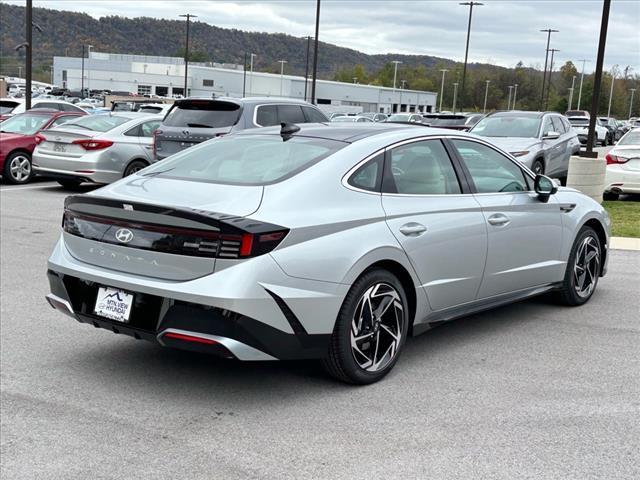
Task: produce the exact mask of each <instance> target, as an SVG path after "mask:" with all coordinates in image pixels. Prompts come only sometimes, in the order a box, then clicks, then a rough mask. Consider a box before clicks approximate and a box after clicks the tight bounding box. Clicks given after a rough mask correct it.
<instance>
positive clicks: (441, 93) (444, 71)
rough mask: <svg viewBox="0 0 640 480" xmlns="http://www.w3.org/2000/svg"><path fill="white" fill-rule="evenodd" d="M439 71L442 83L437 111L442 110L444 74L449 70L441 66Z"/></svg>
mask: <svg viewBox="0 0 640 480" xmlns="http://www.w3.org/2000/svg"><path fill="white" fill-rule="evenodd" d="M440 71H441V72H442V83H441V84H440V108H439V109H438V112H442V97H444V74H445V73H447V72H448V71H449V70H447V69H446V68H443V69H442V70H440Z"/></svg>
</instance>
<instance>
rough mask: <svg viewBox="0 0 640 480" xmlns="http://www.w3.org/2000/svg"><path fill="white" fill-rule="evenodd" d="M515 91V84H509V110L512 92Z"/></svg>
mask: <svg viewBox="0 0 640 480" xmlns="http://www.w3.org/2000/svg"><path fill="white" fill-rule="evenodd" d="M512 91H513V85H509V99H508V100H507V110H509V109H510V107H511V92H512Z"/></svg>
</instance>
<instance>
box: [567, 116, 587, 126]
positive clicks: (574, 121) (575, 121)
mask: <svg viewBox="0 0 640 480" xmlns="http://www.w3.org/2000/svg"><path fill="white" fill-rule="evenodd" d="M569 123H571V125H574V126H576V127H586V126H588V125H589V119H588V118H587V117H584V118H570V119H569Z"/></svg>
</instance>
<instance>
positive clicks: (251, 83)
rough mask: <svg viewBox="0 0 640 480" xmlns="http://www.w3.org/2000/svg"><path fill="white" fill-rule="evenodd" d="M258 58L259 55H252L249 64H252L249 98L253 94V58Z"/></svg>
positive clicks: (250, 67)
mask: <svg viewBox="0 0 640 480" xmlns="http://www.w3.org/2000/svg"><path fill="white" fill-rule="evenodd" d="M254 57H257V55H256V54H255V53H252V54H251V60H250V61H249V63H250V64H251V65H250V66H249V69H250V72H251V75H250V76H249V96H251V94H252V93H253V58H254Z"/></svg>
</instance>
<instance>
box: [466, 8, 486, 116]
mask: <svg viewBox="0 0 640 480" xmlns="http://www.w3.org/2000/svg"><path fill="white" fill-rule="evenodd" d="M460 5H464V6H468V7H469V25H467V46H466V48H465V50H464V66H463V67H462V89H461V92H460V103H463V102H464V82H465V80H466V78H467V59H468V58H469V38H470V37H471V17H472V15H473V7H474V6H477V7H481V6H482V5H484V4H483V3H480V2H461V3H460Z"/></svg>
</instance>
